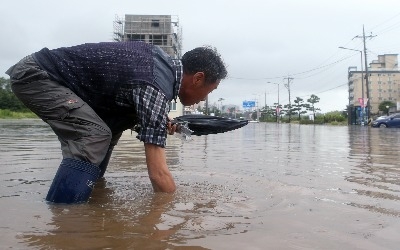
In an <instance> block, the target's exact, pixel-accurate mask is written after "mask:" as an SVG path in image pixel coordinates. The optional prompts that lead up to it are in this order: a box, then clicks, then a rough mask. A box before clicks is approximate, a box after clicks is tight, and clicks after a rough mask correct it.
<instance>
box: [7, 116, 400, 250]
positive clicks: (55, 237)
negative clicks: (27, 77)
mask: <svg viewBox="0 0 400 250" xmlns="http://www.w3.org/2000/svg"><path fill="white" fill-rule="evenodd" d="M399 145H400V130H396V129H374V128H369V127H359V126H350V127H346V126H313V125H297V124H274V123H250V124H248V125H247V126H246V127H244V128H242V129H239V130H235V131H232V132H228V133H224V134H217V135H208V136H200V137H194V138H193V140H192V141H190V142H182V141H180V140H179V139H177V138H175V137H171V138H168V145H167V157H168V164H169V166H170V169H171V172H172V174H173V176H174V178H175V181H176V184H177V186H178V189H177V191H176V192H175V193H174V194H154V193H153V191H152V187H151V184H150V182H149V180H148V177H147V171H146V165H145V158H144V150H143V145H142V143H140V142H139V141H138V140H137V139H136V138H135V133H133V134H132V135H131V133H130V131H126V133H125V134H124V135H123V137H122V138H121V140H120V143H119V144H118V146H117V147H116V148H115V152H114V153H113V156H112V159H111V162H110V166H109V169H108V171H107V173H106V174H105V178H104V179H102V180H100V181H99V182H98V183H97V184H96V186H95V189H94V191H93V194H92V197H91V199H90V201H89V202H88V203H87V204H80V205H52V204H47V203H46V202H45V200H44V198H45V196H46V194H47V191H48V188H49V186H50V184H51V181H52V179H53V177H54V175H55V172H56V170H57V168H58V165H59V163H60V161H61V152H60V149H59V148H60V146H59V142H58V141H57V138H56V136H55V135H53V133H52V131H51V130H50V129H49V127H48V126H47V125H46V124H45V123H43V122H42V121H40V120H0V146H1V150H0V165H1V170H0V187H1V189H0V190H1V191H0V207H1V210H2V212H1V216H0V245H1V246H2V248H3V249H398V246H399V243H400V233H399V232H400V206H399V204H400V203H399V199H400V196H399V192H400V164H399V153H398V148H399Z"/></svg>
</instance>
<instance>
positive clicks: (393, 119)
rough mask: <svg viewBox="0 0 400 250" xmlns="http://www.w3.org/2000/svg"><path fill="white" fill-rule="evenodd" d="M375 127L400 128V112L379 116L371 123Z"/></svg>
mask: <svg viewBox="0 0 400 250" xmlns="http://www.w3.org/2000/svg"><path fill="white" fill-rule="evenodd" d="M371 126H372V127H374V128H400V113H397V114H392V115H389V116H387V117H384V118H382V117H379V118H378V119H376V120H375V121H373V122H372V124H371Z"/></svg>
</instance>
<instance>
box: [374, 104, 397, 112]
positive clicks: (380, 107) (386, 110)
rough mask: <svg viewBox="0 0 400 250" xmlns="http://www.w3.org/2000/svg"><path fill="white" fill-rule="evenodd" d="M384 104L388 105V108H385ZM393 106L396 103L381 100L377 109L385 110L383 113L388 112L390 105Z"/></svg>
mask: <svg viewBox="0 0 400 250" xmlns="http://www.w3.org/2000/svg"><path fill="white" fill-rule="evenodd" d="M386 106H388V107H389V108H386ZM395 106H396V104H394V103H393V102H391V101H383V102H381V103H380V104H379V106H378V109H379V110H380V111H382V112H385V114H388V113H389V109H390V108H391V107H395Z"/></svg>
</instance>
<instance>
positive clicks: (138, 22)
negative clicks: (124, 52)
mask: <svg viewBox="0 0 400 250" xmlns="http://www.w3.org/2000/svg"><path fill="white" fill-rule="evenodd" d="M181 33H182V32H181V29H180V27H179V20H178V17H177V16H171V15H129V14H127V15H125V19H120V18H119V17H118V16H116V18H115V21H114V31H113V40H114V41H117V42H122V41H143V42H146V43H150V44H154V45H157V46H159V47H160V48H162V49H163V50H164V51H165V52H166V53H167V54H168V55H170V56H171V57H172V58H175V59H180V58H181V56H182V36H181ZM170 108H171V111H170V113H169V117H170V118H174V117H177V116H180V115H182V114H183V110H184V108H183V105H182V104H181V103H180V102H179V100H178V99H177V103H175V102H174V101H172V102H171V107H170Z"/></svg>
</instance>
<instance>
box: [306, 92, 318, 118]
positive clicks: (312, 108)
mask: <svg viewBox="0 0 400 250" xmlns="http://www.w3.org/2000/svg"><path fill="white" fill-rule="evenodd" d="M319 100H320V98H319V97H318V96H316V95H314V94H312V95H311V96H310V98H308V99H307V102H309V103H310V106H309V107H308V110H309V111H312V112H313V117H314V121H315V111H317V110H321V109H319V108H316V107H315V104H316V103H318V102H319Z"/></svg>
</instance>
